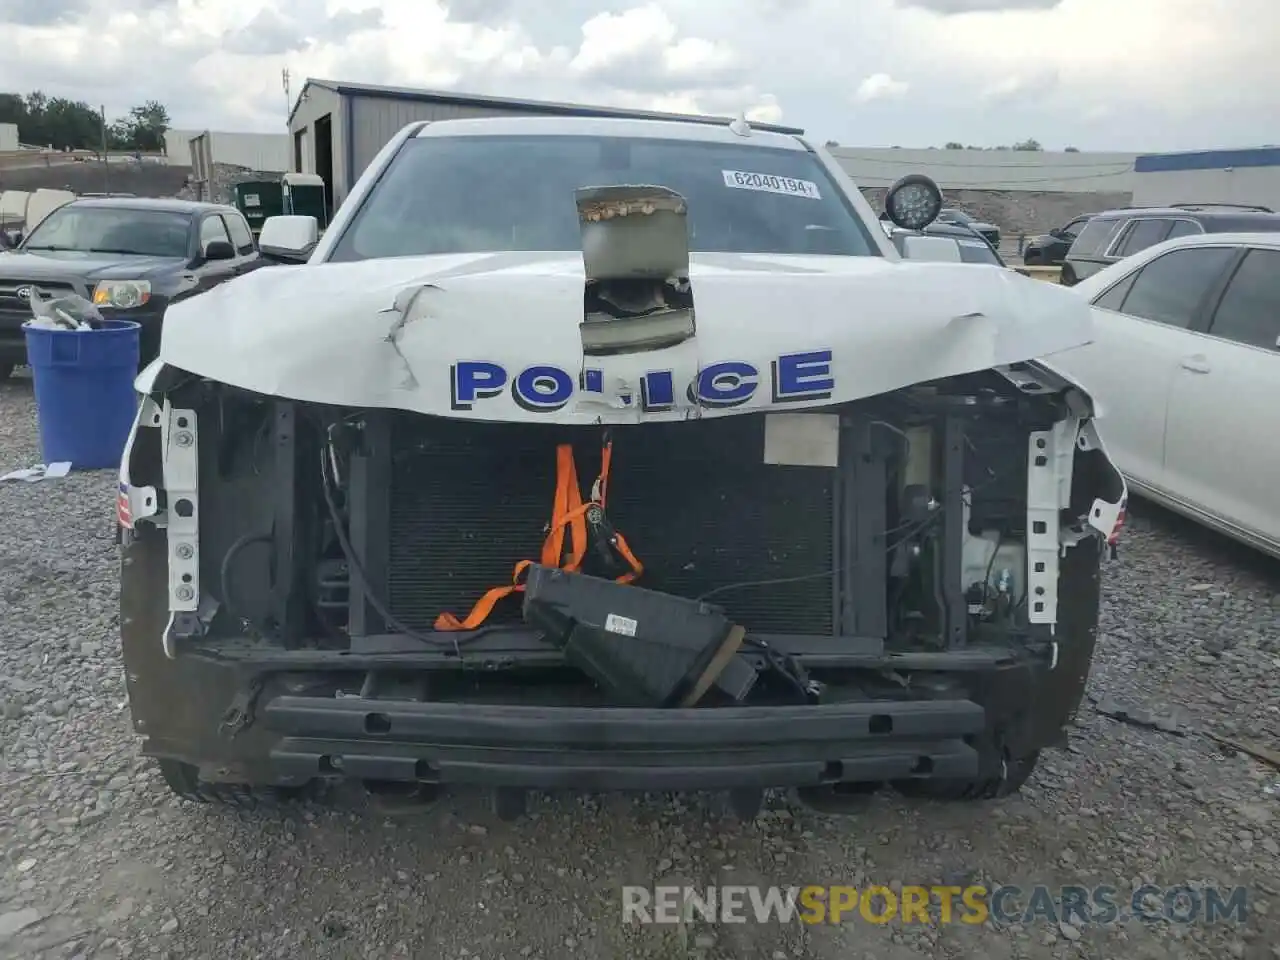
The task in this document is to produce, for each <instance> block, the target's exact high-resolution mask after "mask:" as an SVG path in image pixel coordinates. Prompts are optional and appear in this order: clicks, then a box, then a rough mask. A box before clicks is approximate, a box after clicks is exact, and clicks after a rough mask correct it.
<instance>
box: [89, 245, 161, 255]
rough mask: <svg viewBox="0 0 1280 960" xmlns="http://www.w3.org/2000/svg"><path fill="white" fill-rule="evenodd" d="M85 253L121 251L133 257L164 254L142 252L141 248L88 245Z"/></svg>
mask: <svg viewBox="0 0 1280 960" xmlns="http://www.w3.org/2000/svg"><path fill="white" fill-rule="evenodd" d="M85 253H123V254H127V255H129V256H134V257H155V256H164V254H155V253H144V252H143V251H141V250H126V249H124V248H123V247H90V248H89V249H88V250H86V251H85Z"/></svg>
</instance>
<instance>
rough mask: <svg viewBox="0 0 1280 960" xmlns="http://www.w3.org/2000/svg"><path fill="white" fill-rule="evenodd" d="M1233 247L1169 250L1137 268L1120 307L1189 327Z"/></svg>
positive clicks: (1174, 325) (1143, 315) (1123, 310)
mask: <svg viewBox="0 0 1280 960" xmlns="http://www.w3.org/2000/svg"><path fill="white" fill-rule="evenodd" d="M1235 253H1236V251H1235V250H1233V249H1232V248H1230V247H1203V248H1200V249H1196V250H1173V251H1171V252H1170V253H1166V254H1164V255H1163V256H1159V257H1156V258H1155V259H1154V260H1152V261H1151V262H1150V263H1148V264H1147V265H1146V266H1145V267H1143V268H1142V270H1141V271H1139V273H1138V276H1137V277H1136V278H1135V279H1134V281H1133V286H1132V287H1130V288H1129V294H1128V296H1126V297H1125V298H1124V304H1123V306H1122V307H1121V311H1122V312H1124V313H1127V314H1129V315H1130V316H1133V317H1141V318H1142V319H1143V320H1153V321H1155V322H1156V323H1166V324H1168V325H1169V326H1172V327H1184V328H1185V327H1189V326H1191V321H1192V320H1194V319H1195V316H1196V314H1197V312H1199V309H1200V304H1201V303H1202V302H1203V301H1204V298H1205V297H1206V296H1207V295H1208V293H1209V290H1210V289H1211V288H1212V287H1213V285H1214V284H1215V283H1217V282H1218V279H1219V278H1220V277H1221V276H1222V271H1223V270H1224V269H1226V266H1227V264H1228V263H1230V262H1231V258H1232V257H1234V256H1235Z"/></svg>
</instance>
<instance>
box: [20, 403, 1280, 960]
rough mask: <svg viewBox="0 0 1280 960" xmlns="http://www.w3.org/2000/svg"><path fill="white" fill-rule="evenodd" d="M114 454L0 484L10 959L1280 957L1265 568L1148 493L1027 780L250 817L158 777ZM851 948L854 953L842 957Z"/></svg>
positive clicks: (1278, 706) (1272, 632) (1277, 616)
mask: <svg viewBox="0 0 1280 960" xmlns="http://www.w3.org/2000/svg"><path fill="white" fill-rule="evenodd" d="M37 460H38V452H37V446H36V441H35V430H34V425H33V405H32V399H31V391H30V383H29V381H26V380H24V379H18V380H15V381H14V382H11V383H8V384H0V473H3V472H5V471H7V470H10V469H14V468H17V467H23V466H28V465H30V464H31V463H33V462H36V461H37ZM113 482H114V481H113V477H112V476H111V475H109V474H108V473H97V474H92V475H76V476H72V477H70V478H67V479H65V480H60V481H53V482H48V483H43V484H32V485H24V484H6V485H4V486H3V487H0V530H2V531H3V533H2V534H0V711H2V713H0V716H2V719H0V957H14V958H24V960H25V958H39V957H62V958H69V957H76V958H87V957H168V958H193V960H196V958H209V960H214V958H216V960H232V958H251V960H258V958H294V957H297V958H308V960H309V958H359V960H364V958H384V957H385V958H398V957H415V958H424V960H426V958H432V960H434V958H441V960H445V958H448V960H452V958H460V957H467V958H485V960H490V958H507V960H515V958H524V957H542V958H552V957H556V958H560V957H566V956H583V957H594V958H602V960H603V958H613V957H630V958H637V960H645V958H648V960H674V958H680V957H688V956H698V957H709V958H710V957H735V958H756V957H760V958H766V960H787V958H794V957H813V958H820V960H835V958H838V957H848V956H854V955H858V956H861V957H865V958H876V960H906V958H913V957H922V956H927V955H932V956H939V955H940V956H945V957H984V958H991V960H1004V958H1033V960H1042V958H1058V957H1063V958H1065V957H1087V958H1102V957H1123V958H1125V960H1143V958H1152V960H1154V958H1157V957H1159V958H1165V957H1170V958H1188V957H1214V958H1219V957H1226V958H1246V960H1252V958H1259V960H1274V958H1277V957H1280V947H1275V946H1273V944H1276V943H1280V870H1277V860H1278V859H1280V846H1278V841H1280V773H1277V771H1276V770H1273V769H1271V768H1269V767H1267V766H1265V765H1264V764H1262V763H1260V762H1258V761H1256V760H1253V759H1250V758H1249V757H1247V756H1244V755H1240V754H1234V755H1232V754H1230V753H1229V752H1224V751H1223V749H1222V748H1221V747H1219V746H1218V745H1217V744H1216V743H1215V742H1213V741H1211V740H1210V739H1209V738H1207V737H1206V736H1204V735H1203V731H1204V730H1206V729H1211V730H1214V731H1218V732H1225V733H1228V734H1234V735H1236V736H1240V737H1245V736H1248V737H1252V738H1254V739H1257V740H1259V741H1262V742H1265V743H1270V744H1275V743H1277V742H1280V679H1278V678H1280V595H1278V594H1277V590H1276V585H1277V583H1280V576H1278V575H1277V572H1276V569H1275V566H1274V565H1272V564H1269V563H1266V562H1263V561H1261V560H1259V559H1258V558H1257V557H1255V556H1253V555H1251V554H1249V553H1248V552H1247V551H1243V550H1241V549H1238V548H1234V547H1231V546H1228V545H1224V544H1223V543H1222V542H1220V541H1219V540H1217V539H1215V538H1213V537H1210V536H1208V535H1205V534H1203V533H1201V532H1198V531H1196V530H1194V529H1192V528H1189V527H1188V526H1187V525H1186V524H1184V523H1180V522H1178V521H1174V520H1171V519H1170V518H1168V517H1167V516H1164V515H1163V514H1155V513H1154V512H1152V511H1146V512H1143V513H1140V514H1139V516H1137V517H1136V518H1135V519H1134V520H1133V521H1132V523H1131V528H1130V529H1129V531H1128V533H1127V535H1126V537H1125V540H1124V542H1123V544H1122V549H1121V556H1120V560H1119V561H1118V562H1114V563H1109V564H1108V566H1107V569H1106V577H1107V589H1106V601H1105V603H1106V606H1105V611H1104V621H1103V623H1104V631H1103V632H1104V637H1103V640H1102V642H1101V647H1100V650H1099V652H1098V657H1097V659H1096V661H1095V668H1094V673H1093V679H1092V681H1091V691H1090V692H1091V697H1094V698H1097V699H1099V700H1101V701H1102V704H1101V705H1100V706H1102V708H1103V709H1108V710H1109V709H1112V705H1110V704H1109V703H1108V699H1109V698H1112V699H1123V700H1124V701H1126V702H1127V703H1129V704H1130V705H1131V706H1142V707H1146V708H1149V709H1152V710H1154V711H1156V712H1160V713H1163V712H1167V711H1171V710H1173V709H1174V708H1176V709H1178V710H1179V711H1181V714H1182V718H1183V719H1182V722H1183V723H1184V724H1185V725H1186V727H1187V730H1188V731H1189V735H1186V736H1179V735H1176V734H1174V733H1171V732H1166V731H1162V730H1158V729H1151V728H1148V727H1143V726H1136V725H1133V724H1131V723H1125V722H1120V721H1117V720H1115V719H1112V718H1110V717H1108V716H1104V714H1103V713H1102V712H1100V711H1099V710H1098V709H1096V708H1095V707H1094V706H1092V705H1087V706H1086V708H1085V709H1083V710H1082V712H1081V717H1080V720H1079V722H1078V725H1077V728H1076V729H1075V730H1074V732H1073V738H1072V744H1071V746H1070V747H1069V748H1068V749H1066V750H1063V751H1054V752H1052V753H1050V754H1049V755H1048V756H1047V758H1046V759H1044V760H1043V761H1042V763H1041V765H1040V768H1039V770H1038V771H1037V773H1036V775H1035V776H1034V778H1033V780H1032V781H1031V783H1030V785H1029V786H1028V787H1027V788H1026V789H1024V791H1023V792H1022V793H1021V795H1019V796H1017V797H1014V798H1010V799H1008V800H1005V801H1000V802H997V803H991V804H986V805H980V806H977V807H962V806H954V805H940V804H929V803H923V802H921V803H908V802H906V801H904V800H902V799H901V798H899V797H897V796H896V795H893V794H887V795H879V796H877V797H875V798H872V799H871V800H869V801H868V803H867V805H866V807H865V810H863V811H862V812H861V813H860V814H859V815H857V816H854V817H851V818H828V817H823V816H819V815H817V814H814V813H811V812H808V811H806V810H805V809H803V808H801V807H798V806H795V805H793V804H791V803H790V802H789V801H788V800H787V799H786V798H785V797H778V798H774V799H773V800H771V802H770V804H769V807H768V809H767V810H766V811H765V813H764V814H762V816H761V817H760V818H758V819H757V820H756V821H755V822H753V823H751V824H741V823H738V822H736V821H732V820H726V819H723V818H721V817H720V816H719V815H718V814H717V812H716V807H715V805H714V803H712V802H711V800H709V799H706V798H702V797H697V796H695V797H684V798H679V799H674V798H670V797H652V798H639V799H632V798H608V797H606V798H585V799H584V798H554V799H552V798H542V799H540V801H539V802H538V803H537V804H536V805H535V807H534V812H533V814H532V815H531V816H530V817H528V818H526V819H525V820H523V821H520V822H518V823H514V824H508V823H503V822H500V821H496V820H494V819H493V818H492V817H491V816H490V814H489V813H488V812H487V806H486V805H485V804H484V803H483V800H482V798H481V797H479V796H477V795H471V794H460V795H456V796H452V797H450V798H448V799H447V800H444V801H442V802H441V803H440V804H439V805H437V806H435V807H432V808H429V809H427V810H426V811H423V812H420V813H417V814H414V815H413V816H410V817H388V816H387V815H386V814H385V812H380V811H378V810H376V809H373V808H370V807H369V806H368V805H367V803H366V802H365V801H364V800H363V798H361V797H359V796H357V795H354V794H352V795H347V794H345V793H340V794H338V795H337V796H336V797H335V798H334V799H333V801H332V802H331V803H328V804H325V805H324V806H319V805H316V806H311V805H307V806H300V807H296V808H291V809H288V810H286V811H284V812H275V813H260V814H246V813H236V812H231V811H225V810H219V809H215V808H208V807H202V806H196V805H192V804H189V803H186V802H182V801H178V800H175V799H173V798H171V796H170V795H169V794H168V793H167V791H166V788H165V787H164V785H163V784H162V783H161V781H160V779H159V777H158V775H157V774H156V773H155V772H154V771H153V769H152V768H151V766H150V765H149V764H148V763H146V762H144V761H143V760H141V759H140V758H139V756H138V752H137V745H136V741H135V739H134V737H133V735H132V734H131V731H130V727H129V722H128V712H127V708H126V704H125V694H124V686H123V682H122V677H121V670H120V665H119V660H118V656H119V650H118V638H117V610H116V585H115V580H116V557H115V550H116V548H115V546H114V543H113V539H112V533H113V531H112V528H111V522H112V521H111V516H112V487H113ZM658 878H661V881H660V882H662V883H680V882H692V883H701V884H705V883H713V882H717V880H718V881H719V882H721V883H734V882H737V883H753V882H754V883H761V884H781V885H786V884H803V883H847V884H858V885H862V884H868V883H883V884H889V885H892V884H893V883H896V882H901V883H906V884H911V883H924V884H929V883H951V884H963V883H969V882H984V883H996V882H1006V883H1022V884H1030V883H1036V882H1042V883H1047V884H1051V885H1060V884H1070V883H1078V884H1082V885H1086V886H1088V885H1094V884H1111V885H1114V886H1116V887H1118V888H1120V890H1121V891H1122V893H1121V898H1122V900H1123V899H1124V898H1126V897H1127V894H1128V891H1129V890H1131V889H1133V887H1134V886H1136V885H1139V884H1141V883H1143V882H1154V883H1159V884H1168V885H1173V884H1182V883H1191V884H1193V885H1194V884H1198V883H1219V884H1224V885H1236V884H1245V885H1248V886H1249V887H1250V906H1249V909H1250V916H1249V920H1248V922H1247V923H1246V924H1245V925H1244V926H1243V927H1241V926H1237V925H1234V924H1227V925H1217V926H1213V927H1209V926H1186V925H1177V924H1168V923H1160V924H1150V925H1148V924H1138V923H1129V924H1126V925H1113V926H1099V925H1086V924H1078V923H1077V924H1071V923H1052V922H1047V921H1043V920H1042V921H1037V922H1035V923H1032V924H1029V925H1016V926H1003V927H1001V926H997V925H988V926H983V927H961V926H954V925H953V926H946V925H937V926H924V925H901V924H897V923H895V924H890V925H888V926H871V925H868V924H866V923H863V922H861V921H855V922H851V923H845V924H842V925H838V926H802V925H800V924H799V923H791V924H787V925H777V924H774V925H757V924H750V925H730V924H720V925H716V926H714V927H713V926H708V925H705V924H703V923H701V922H695V923H693V924H691V925H690V926H688V927H683V926H681V927H673V926H664V927H657V926H649V927H639V926H624V925H623V924H622V922H621V896H620V893H619V886H620V885H621V884H623V883H637V884H646V885H648V884H653V883H655V882H659V880H658ZM855 951H856V953H855Z"/></svg>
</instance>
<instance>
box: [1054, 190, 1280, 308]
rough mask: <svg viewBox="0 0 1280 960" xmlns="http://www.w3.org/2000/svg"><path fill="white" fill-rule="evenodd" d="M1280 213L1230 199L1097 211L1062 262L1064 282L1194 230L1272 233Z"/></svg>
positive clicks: (1278, 224) (1278, 227) (1077, 279)
mask: <svg viewBox="0 0 1280 960" xmlns="http://www.w3.org/2000/svg"><path fill="white" fill-rule="evenodd" d="M1277 230H1280V214H1277V213H1274V212H1272V211H1271V210H1269V209H1268V208H1267V207H1259V206H1245V205H1240V204H1229V203H1177V204H1173V205H1172V206H1168V207H1131V208H1129V209H1127V210H1108V211H1106V212H1105V213H1099V214H1095V215H1094V216H1093V217H1092V218H1090V220H1089V222H1088V224H1087V225H1086V226H1085V228H1084V229H1083V230H1081V231H1080V233H1079V234H1078V235H1077V236H1076V238H1075V242H1073V243H1072V244H1071V249H1070V250H1068V251H1067V258H1066V261H1065V262H1064V263H1063V265H1062V283H1063V285H1064V286H1068V287H1070V286H1073V285H1075V284H1076V283H1079V282H1080V281H1081V280H1083V279H1085V278H1086V277H1090V276H1092V275H1093V274H1095V273H1097V272H1098V271H1099V270H1101V269H1103V268H1104V267H1109V266H1111V264H1113V263H1115V262H1117V261H1119V260H1123V259H1124V258H1125V257H1127V256H1130V255H1132V254H1135V253H1137V252H1138V251H1139V250H1145V249H1146V248H1147V247H1151V246H1154V245H1155V244H1157V243H1160V242H1161V241H1163V240H1172V239H1173V238H1174V237H1182V236H1186V235H1188V234H1193V233H1271V232H1273V231H1277Z"/></svg>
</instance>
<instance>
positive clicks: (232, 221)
mask: <svg viewBox="0 0 1280 960" xmlns="http://www.w3.org/2000/svg"><path fill="white" fill-rule="evenodd" d="M223 219H224V220H226V221H227V229H228V230H229V231H230V233H231V242H232V243H234V244H235V245H236V252H237V253H239V254H240V256H242V257H247V256H248V255H249V254H251V253H253V232H252V231H251V230H250V229H249V224H247V223H245V222H244V217H242V216H239V215H238V214H230V213H228V214H226V216H224V217H223Z"/></svg>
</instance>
